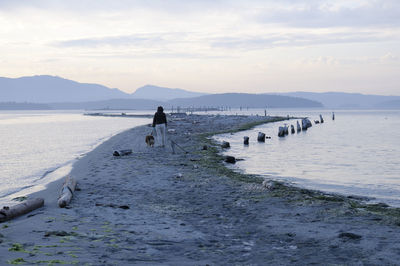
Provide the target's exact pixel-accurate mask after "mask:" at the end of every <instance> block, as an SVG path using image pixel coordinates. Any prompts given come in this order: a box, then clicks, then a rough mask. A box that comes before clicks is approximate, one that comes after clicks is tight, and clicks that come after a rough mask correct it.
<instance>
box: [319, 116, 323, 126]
mask: <svg viewBox="0 0 400 266" xmlns="http://www.w3.org/2000/svg"><path fill="white" fill-rule="evenodd" d="M319 120H320V122H321V124H322V123H324V118H323V117H322V115H321V114H320V115H319Z"/></svg>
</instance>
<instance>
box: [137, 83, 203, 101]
mask: <svg viewBox="0 0 400 266" xmlns="http://www.w3.org/2000/svg"><path fill="white" fill-rule="evenodd" d="M131 95H132V97H133V98H137V99H151V100H158V101H167V100H171V99H175V98H192V97H197V96H202V95H206V94H205V93H199V92H192V91H187V90H183V89H171V88H165V87H158V86H154V85H146V86H143V87H140V88H138V89H137V90H136V91H135V92H134V93H132V94H131Z"/></svg>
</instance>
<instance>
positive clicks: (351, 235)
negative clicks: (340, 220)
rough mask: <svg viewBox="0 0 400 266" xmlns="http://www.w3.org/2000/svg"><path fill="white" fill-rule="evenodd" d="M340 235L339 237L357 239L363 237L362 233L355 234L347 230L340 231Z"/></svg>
mask: <svg viewBox="0 0 400 266" xmlns="http://www.w3.org/2000/svg"><path fill="white" fill-rule="evenodd" d="M338 237H339V238H347V239H352V240H357V239H361V238H362V236H360V235H357V234H354V233H347V232H344V233H340V234H339V236H338Z"/></svg>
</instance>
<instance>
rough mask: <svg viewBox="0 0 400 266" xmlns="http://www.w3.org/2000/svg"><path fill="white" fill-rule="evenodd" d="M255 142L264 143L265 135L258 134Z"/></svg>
mask: <svg viewBox="0 0 400 266" xmlns="http://www.w3.org/2000/svg"><path fill="white" fill-rule="evenodd" d="M257 141H259V142H265V134H264V133H262V132H258V136H257Z"/></svg>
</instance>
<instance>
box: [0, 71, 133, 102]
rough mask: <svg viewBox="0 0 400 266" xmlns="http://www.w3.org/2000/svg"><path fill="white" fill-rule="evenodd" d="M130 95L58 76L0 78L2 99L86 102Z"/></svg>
mask: <svg viewBox="0 0 400 266" xmlns="http://www.w3.org/2000/svg"><path fill="white" fill-rule="evenodd" d="M128 97H130V96H129V94H127V93H124V92H122V91H120V90H118V89H110V88H107V87H105V86H102V85H98V84H89V83H79V82H76V81H72V80H68V79H63V78H60V77H55V76H46V75H45V76H32V77H21V78H0V102H32V103H50V102H83V101H100V100H108V99H113V98H128Z"/></svg>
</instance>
